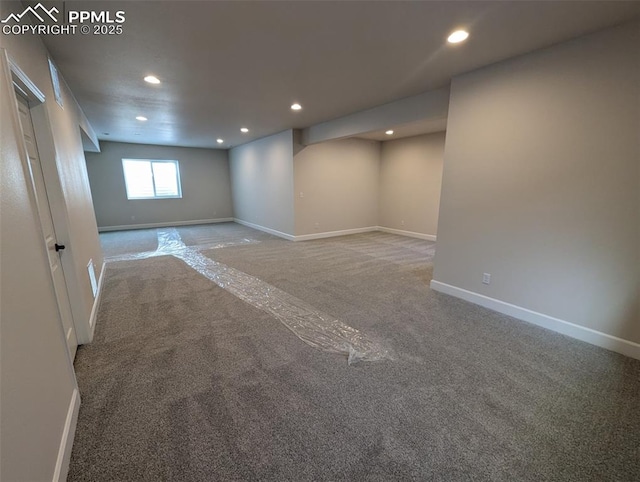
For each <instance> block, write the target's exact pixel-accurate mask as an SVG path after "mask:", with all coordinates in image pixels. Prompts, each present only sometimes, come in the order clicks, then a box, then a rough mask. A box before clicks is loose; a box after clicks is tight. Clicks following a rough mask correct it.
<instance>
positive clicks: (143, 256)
mask: <svg viewBox="0 0 640 482" xmlns="http://www.w3.org/2000/svg"><path fill="white" fill-rule="evenodd" d="M259 242H260V241H257V240H255V239H250V238H244V239H242V240H240V241H228V242H223V243H211V244H204V245H198V246H186V245H185V244H184V243H183V244H182V245H180V246H175V251H179V250H185V249H190V250H194V251H205V250H207V249H221V248H230V247H233V246H244V245H245V244H256V243H259ZM158 247H160V245H158ZM172 254H174V253H173V251H171V248H170V247H169V245H168V244H167V245H166V246H165V247H163V249H162V250H160V249H156V250H155V251H146V252H143V253H131V254H120V255H116V256H107V257H105V258H104V260H105V262H107V263H115V262H117V261H135V260H137V259H147V258H153V257H155V256H167V255H172Z"/></svg>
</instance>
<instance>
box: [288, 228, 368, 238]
mask: <svg viewBox="0 0 640 482" xmlns="http://www.w3.org/2000/svg"><path fill="white" fill-rule="evenodd" d="M372 231H378V226H369V227H367V228H353V229H342V230H340V231H325V232H323V233H314V234H301V235H300V236H294V239H293V240H294V241H308V240H311V239H322V238H333V237H335V236H347V235H349V234H360V233H370V232H372Z"/></svg>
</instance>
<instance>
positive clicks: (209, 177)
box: [85, 142, 233, 229]
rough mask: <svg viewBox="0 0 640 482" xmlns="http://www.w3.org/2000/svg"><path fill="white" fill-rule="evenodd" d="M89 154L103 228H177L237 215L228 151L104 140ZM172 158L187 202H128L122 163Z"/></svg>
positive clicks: (88, 167)
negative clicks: (178, 168) (234, 212)
mask: <svg viewBox="0 0 640 482" xmlns="http://www.w3.org/2000/svg"><path fill="white" fill-rule="evenodd" d="M100 147H101V151H102V152H100V153H92V152H87V153H85V156H86V159H87V170H88V173H89V180H90V182H91V192H92V194H93V204H94V207H95V211H96V218H97V220H98V226H100V228H101V229H102V228H108V227H114V226H131V225H145V224H171V223H180V222H189V221H199V220H203V221H206V220H212V219H220V218H230V217H232V216H233V209H232V204H231V188H230V178H229V161H228V160H227V151H226V150H221V149H194V148H186V147H169V146H152V145H142V144H126V143H121V142H101V143H100ZM123 158H132V159H171V160H177V161H178V162H179V164H180V180H181V183H182V198H181V199H136V200H128V199H127V193H126V189H125V182H124V174H123V171H122V159H123Z"/></svg>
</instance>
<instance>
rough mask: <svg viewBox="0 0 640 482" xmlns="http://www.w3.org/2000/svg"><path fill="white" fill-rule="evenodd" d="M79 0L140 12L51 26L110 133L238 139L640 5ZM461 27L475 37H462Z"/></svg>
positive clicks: (89, 111)
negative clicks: (61, 28) (96, 31)
mask: <svg viewBox="0 0 640 482" xmlns="http://www.w3.org/2000/svg"><path fill="white" fill-rule="evenodd" d="M25 3H36V2H25ZM50 3H54V4H57V5H59V6H60V7H62V5H61V4H62V2H50ZM65 3H66V5H65V7H66V9H67V10H71V9H74V10H109V11H111V12H115V11H117V10H124V11H125V12H126V22H125V24H124V33H123V34H122V35H119V36H94V35H85V36H78V35H75V36H74V35H59V36H45V37H44V41H45V44H46V45H47V47H48V49H49V50H50V52H51V54H52V56H53V58H54V59H55V61H56V63H57V65H58V68H59V70H60V71H61V72H62V74H63V76H64V77H65V79H66V80H67V82H68V83H69V85H70V87H71V89H72V90H73V92H74V94H75V96H76V97H77V99H78V101H79V103H80V105H81V106H82V108H83V109H84V111H85V113H86V115H87V117H88V118H89V121H90V122H91V124H92V125H93V127H94V128H95V130H96V132H97V133H98V137H99V138H100V139H101V140H114V141H123V142H135V143H151V144H169V145H181V146H193V147H224V148H228V147H230V146H233V145H238V144H242V143H244V142H247V141H249V140H252V139H256V138H259V137H264V136H266V135H269V134H273V133H275V132H279V131H282V130H285V129H290V128H304V127H308V126H311V125H314V124H317V123H320V122H324V121H327V120H331V119H334V118H337V117H340V116H343V115H346V114H350V113H353V112H356V111H359V110H363V109H367V108H370V107H373V106H376V105H380V104H383V103H386V102H390V101H394V100H397V99H400V98H403V97H408V96H411V95H415V94H419V93H421V92H425V91H428V90H431V89H434V88H437V87H441V86H444V85H446V84H447V83H448V82H449V81H450V79H451V77H452V76H454V75H457V74H460V73H463V72H466V71H469V70H473V69H476V68H478V67H481V66H485V65H488V64H491V63H493V62H496V61H499V60H502V59H505V58H509V57H512V56H515V55H518V54H522V53H525V52H529V51H532V50H535V49H539V48H544V47H547V46H549V45H552V44H554V43H557V42H560V41H564V40H567V39H570V38H573V37H577V36H579V35H582V34H585V33H588V32H592V31H596V30H600V29H602V28H606V27H609V26H612V25H616V24H619V23H622V22H625V21H629V20H631V19H634V18H636V17H639V16H640V2H637V1H636V2H634V1H630V2H616V1H597V2H589V1H577V2H576V1H565V2H555V1H531V2H530V1H513V2H484V1H471V2H463V1H441V2H435V1H430V2H419V1H414V2H407V1H354V2H345V1H317V2H316V1H297V2H271V1H262V2H238V1H236V2H214V1H211V2H205V1H200V2H189V1H130V2H114V1H85V2H72V1H68V2H65ZM458 27H465V28H466V29H468V30H469V32H470V37H469V39H468V40H467V41H466V42H465V43H463V44H460V45H455V46H453V45H448V44H447V43H446V37H447V35H448V34H449V33H450V32H451V31H452V30H454V29H455V28H458ZM147 74H155V75H157V76H158V77H159V78H160V79H161V80H162V84H161V85H159V86H152V85H149V84H147V83H145V82H143V80H142V78H143V77H144V76H145V75H147ZM293 102H300V103H301V104H302V105H303V110H302V111H300V112H293V111H291V110H290V108H289V106H290V105H291V104H292V103H293ZM137 115H144V116H146V117H148V119H149V120H148V122H146V123H141V122H139V121H136V120H135V117H136V116H137ZM242 126H246V127H248V128H249V129H250V132H249V133H248V134H242V133H241V132H240V127H242ZM107 132H108V133H109V135H106V134H105V133H107ZM418 133H419V132H418ZM373 135H375V133H374V134H373ZM411 135H415V134H411ZM219 137H220V138H223V139H224V140H225V143H224V144H222V145H219V144H216V138H219Z"/></svg>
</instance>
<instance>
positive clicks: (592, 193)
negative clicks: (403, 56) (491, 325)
mask: <svg viewBox="0 0 640 482" xmlns="http://www.w3.org/2000/svg"><path fill="white" fill-rule="evenodd" d="M639 31H640V29H639V25H638V24H637V23H636V24H632V25H627V26H623V27H619V28H617V29H612V30H607V31H604V32H601V33H597V34H594V35H590V36H587V37H582V38H579V39H576V40H573V41H569V42H566V43H563V44H560V45H557V46H555V47H552V48H549V49H546V50H541V51H537V52H534V53H531V54H528V55H525V56H522V57H519V58H516V59H512V60H508V61H504V62H501V63H499V64H495V65H493V66H490V67H487V68H484V69H480V70H478V71H475V72H471V73H469V74H466V75H462V76H460V77H457V78H455V79H454V80H453V83H452V86H451V103H450V106H449V120H448V127H447V129H448V130H447V139H446V148H445V162H444V176H443V186H442V197H441V207H440V220H439V226H438V252H437V255H436V260H435V275H434V278H435V279H436V280H438V281H440V282H443V283H447V284H450V285H453V286H456V287H459V288H463V289H466V290H469V291H472V292H476V293H480V294H483V295H486V296H489V297H491V298H495V299H498V300H501V301H505V302H508V303H512V304H515V305H518V306H520V307H524V308H527V309H530V310H533V311H535V312H539V313H543V314H545V315H549V316H552V317H555V318H559V319H561V320H565V321H569V322H571V323H575V324H578V325H582V326H585V327H588V328H592V329H595V330H598V331H602V332H604V333H607V334H610V335H613V336H616V337H620V338H624V339H627V340H631V341H635V342H640V316H639V315H640V314H639V311H640V310H639V307H638V300H639V299H640V272H639V270H640V256H639V255H640V252H639V250H640V233H639V229H640V227H639V226H640V185H639V182H640V176H639V166H640V150H639V148H640V145H639V142H638V139H639V133H640V119H639V109H638V99H639V96H640V72H639V71H640V67H639V62H640V56H639V55H638V45H640V37H639ZM483 272H489V273H491V274H492V282H491V284H490V285H488V286H486V285H483V284H482V283H481V279H482V273H483Z"/></svg>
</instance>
